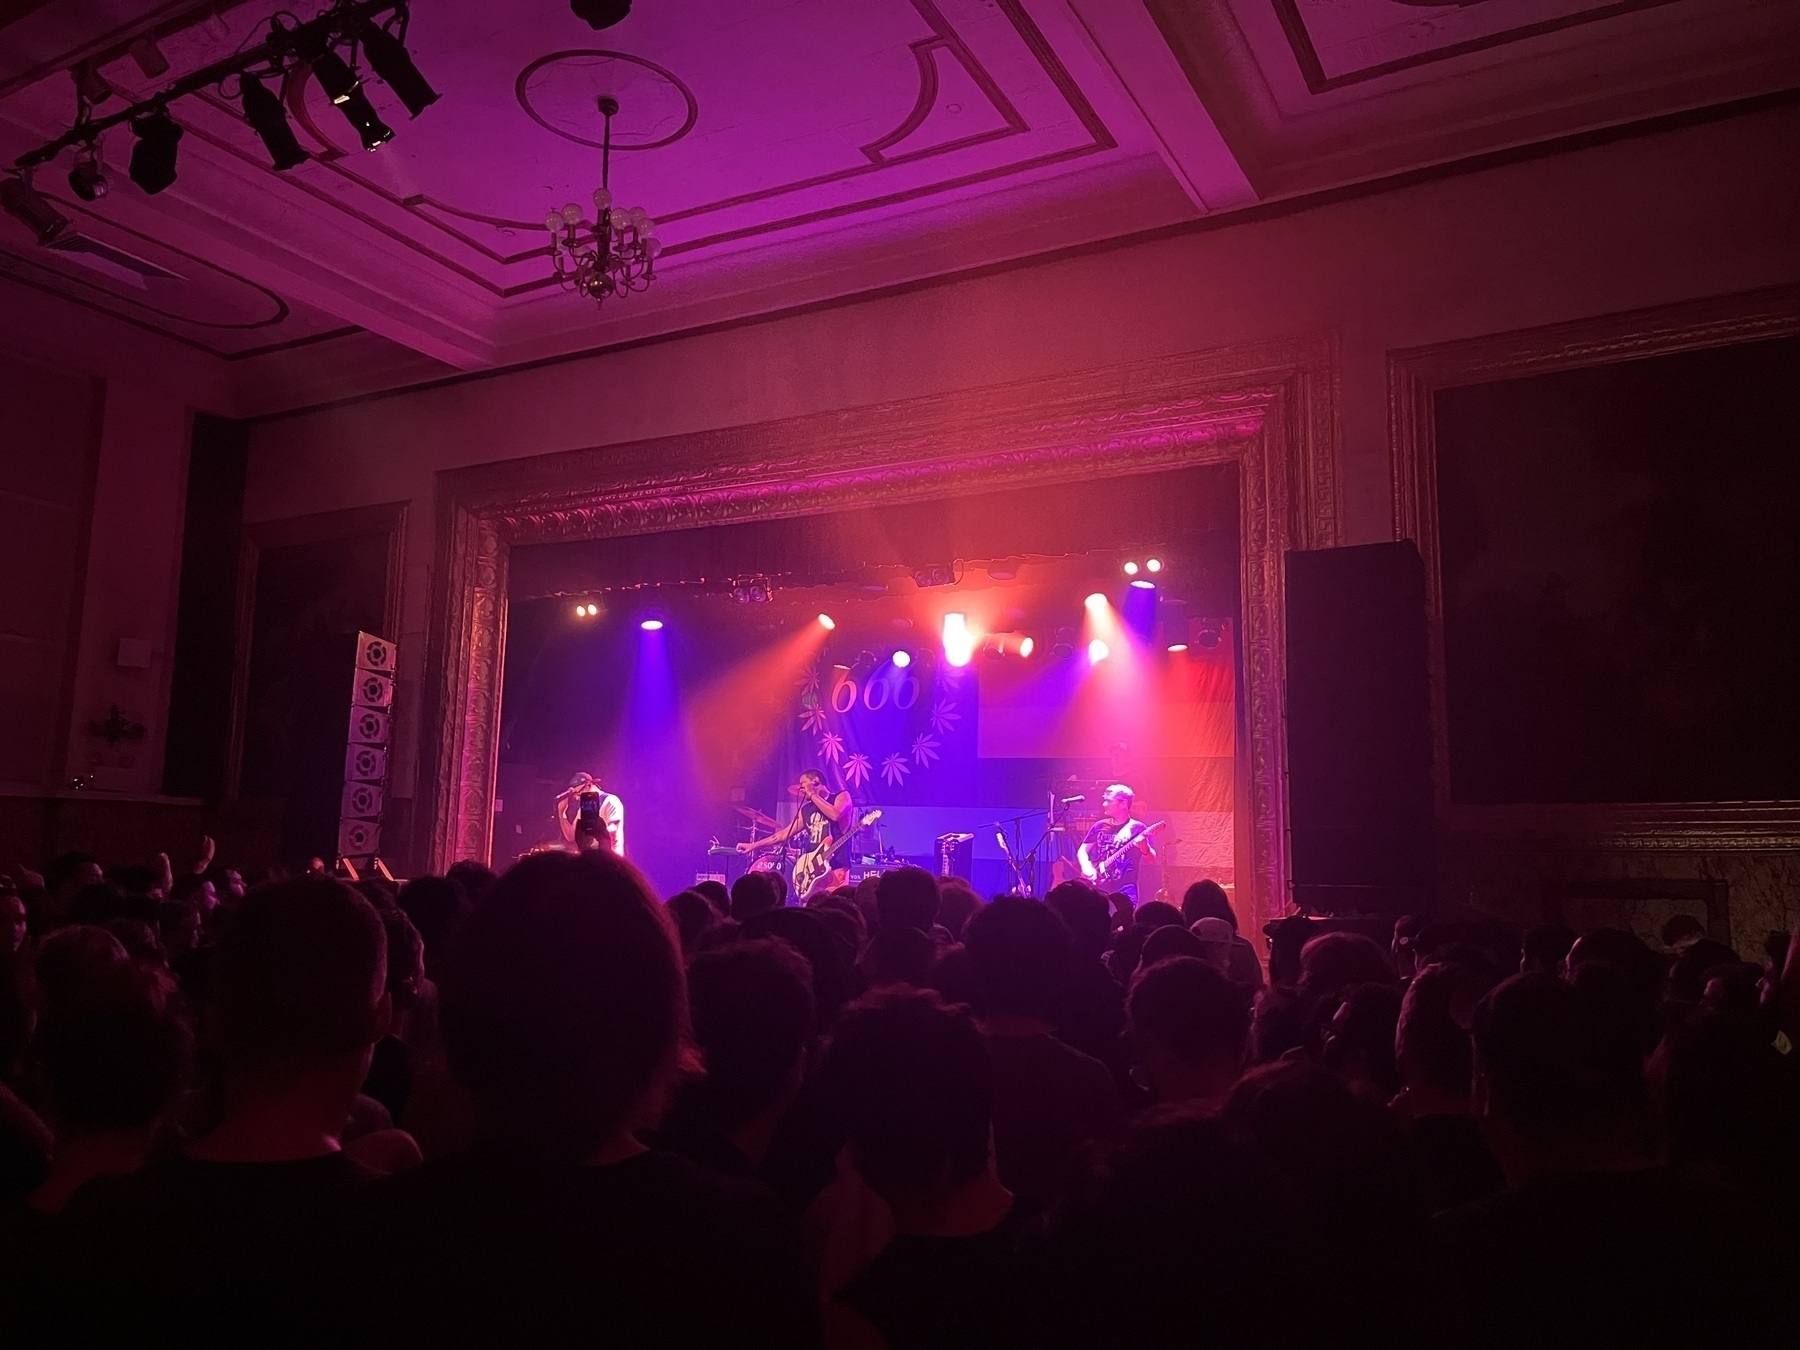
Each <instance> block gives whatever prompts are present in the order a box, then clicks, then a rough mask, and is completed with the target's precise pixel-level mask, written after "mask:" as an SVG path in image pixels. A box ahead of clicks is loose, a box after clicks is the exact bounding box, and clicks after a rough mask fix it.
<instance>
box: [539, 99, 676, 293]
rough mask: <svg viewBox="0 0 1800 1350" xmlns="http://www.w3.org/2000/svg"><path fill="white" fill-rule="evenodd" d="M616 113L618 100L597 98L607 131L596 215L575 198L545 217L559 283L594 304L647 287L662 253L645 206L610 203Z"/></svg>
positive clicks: (597, 193) (596, 195)
mask: <svg viewBox="0 0 1800 1350" xmlns="http://www.w3.org/2000/svg"><path fill="white" fill-rule="evenodd" d="M618 111H619V100H618V99H616V98H613V97H612V96H611V95H610V94H602V95H601V96H600V115H601V116H602V117H604V118H605V119H606V135H605V138H604V139H603V141H602V143H601V152H600V186H599V187H597V188H595V189H594V219H593V220H588V219H586V218H585V217H584V216H583V215H582V214H581V207H580V206H578V205H576V204H575V203H574V202H570V203H569V204H568V205H567V206H565V207H563V209H562V210H560V211H552V212H551V213H550V214H549V215H547V216H545V217H544V227H545V228H546V229H548V230H549V231H550V266H551V268H552V270H553V272H554V274H555V277H556V283H557V285H559V286H561V287H562V288H563V289H564V290H571V289H573V290H576V291H579V292H580V293H581V294H583V295H585V296H587V297H588V298H589V299H590V300H592V301H594V302H595V303H596V304H600V303H603V302H604V301H605V300H606V297H607V296H609V295H626V294H629V293H630V292H632V291H641V290H645V289H647V288H648V287H649V285H650V282H651V280H652V279H653V278H654V277H655V275H656V255H657V254H659V253H661V252H662V241H661V240H660V239H658V238H657V237H656V222H655V221H653V220H651V219H650V216H649V214H648V213H647V212H646V211H645V210H644V208H643V207H641V206H633V207H630V208H626V207H621V206H614V205H613V199H612V183H611V179H612V120H613V115H614V114H615V113H617V112H618Z"/></svg>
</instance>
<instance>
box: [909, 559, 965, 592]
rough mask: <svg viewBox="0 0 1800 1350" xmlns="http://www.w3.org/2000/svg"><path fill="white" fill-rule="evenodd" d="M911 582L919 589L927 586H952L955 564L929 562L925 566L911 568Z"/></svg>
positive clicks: (954, 580) (954, 579) (954, 578)
mask: <svg viewBox="0 0 1800 1350" xmlns="http://www.w3.org/2000/svg"><path fill="white" fill-rule="evenodd" d="M912 579H913V584H914V585H916V586H918V587H919V588H920V589H921V590H922V589H924V588H925V587H927V586H954V585H955V584H956V564H955V563H953V562H947V563H931V564H929V565H927V566H925V567H915V568H913V569H912Z"/></svg>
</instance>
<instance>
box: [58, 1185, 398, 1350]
mask: <svg viewBox="0 0 1800 1350" xmlns="http://www.w3.org/2000/svg"><path fill="white" fill-rule="evenodd" d="M373 1185H374V1177H373V1174H371V1173H370V1172H368V1171H366V1170H365V1169H363V1168H362V1167H360V1166H358V1165H357V1164H356V1163H353V1162H351V1161H350V1160H349V1159H348V1158H346V1157H344V1156H343V1154H341V1153H332V1154H328V1155H326V1156H324V1157H320V1158H307V1159H304V1160H302V1161H299V1162H276V1163H218V1162H201V1161H199V1160H197V1159H194V1158H186V1157H177V1158H170V1159H166V1160H164V1161H161V1162H157V1163H152V1164H151V1165H150V1166H148V1167H145V1168H143V1169H141V1170H140V1171H137V1172H133V1173H131V1174H129V1175H127V1176H119V1177H104V1178H101V1179H100V1180H97V1181H92V1182H89V1183H88V1184H87V1185H86V1186H84V1187H82V1188H81V1190H80V1191H78V1192H77V1193H76V1195H75V1198H74V1199H73V1200H71V1201H70V1202H69V1205H68V1207H67V1208H66V1209H65V1210H64V1211H63V1213H62V1215H61V1218H60V1220H59V1222H58V1227H57V1232H56V1240H55V1243H54V1251H53V1254H52V1257H51V1262H50V1266H51V1273H50V1276H49V1278H48V1279H47V1280H46V1281H45V1283H44V1288H43V1289H42V1290H41V1291H40V1292H41V1294H42V1297H43V1306H42V1309H41V1312H42V1317H41V1321H42V1324H43V1325H44V1326H45V1327H46V1328H47V1331H48V1335H47V1343H48V1344H52V1345H71V1346H76V1345H79V1346H98V1345H132V1346H152V1345H156V1346H160V1345H170V1346H176V1345H178V1346H181V1347H183V1350H193V1347H197V1346H227V1345H229V1346H248V1345H256V1346H278V1347H303V1346H304V1347H311V1346H328V1345H332V1346H335V1345H343V1344H346V1343H348V1342H349V1341H350V1340H351V1339H353V1337H354V1335H355V1333H356V1330H357V1328H359V1327H360V1325H361V1324H362V1311H361V1309H360V1308H359V1307H358V1305H357V1303H356V1297H355V1291H356V1288H357V1279H356V1274H357V1272H356V1264H355V1260H354V1257H353V1255H352V1248H353V1240H354V1239H355V1238H356V1236H357V1235H358V1234H359V1233H360V1231H361V1223H362V1220H361V1214H360V1201H361V1200H362V1199H363V1198H364V1197H366V1196H367V1195H368V1194H369V1193H370V1191H371V1189H372V1187H373Z"/></svg>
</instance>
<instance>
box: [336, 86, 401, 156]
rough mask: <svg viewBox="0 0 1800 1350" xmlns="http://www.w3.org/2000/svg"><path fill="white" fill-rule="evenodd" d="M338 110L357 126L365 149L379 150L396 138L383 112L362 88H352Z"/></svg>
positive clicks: (357, 132) (357, 131) (351, 123)
mask: <svg viewBox="0 0 1800 1350" xmlns="http://www.w3.org/2000/svg"><path fill="white" fill-rule="evenodd" d="M338 111H339V112H341V113H343V114H344V117H345V118H346V119H347V120H348V121H349V123H350V125H351V126H353V127H355V128H356V134H357V135H358V136H359V137H360V138H361V139H362V148H363V149H365V150H378V149H380V148H381V147H382V146H384V145H386V144H387V143H388V142H389V141H391V140H393V139H394V129H393V128H392V127H390V126H389V125H388V124H387V123H386V122H384V121H382V120H381V114H379V113H377V112H376V111H375V105H374V104H373V103H371V102H369V96H368V95H367V94H365V93H363V91H362V90H360V89H352V90H351V91H350V97H349V98H347V99H345V100H344V101H343V102H342V103H340V104H338Z"/></svg>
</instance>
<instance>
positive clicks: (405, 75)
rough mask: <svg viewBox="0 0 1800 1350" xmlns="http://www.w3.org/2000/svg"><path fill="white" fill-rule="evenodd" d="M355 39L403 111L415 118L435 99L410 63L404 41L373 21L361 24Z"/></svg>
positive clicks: (422, 78) (429, 88)
mask: <svg viewBox="0 0 1800 1350" xmlns="http://www.w3.org/2000/svg"><path fill="white" fill-rule="evenodd" d="M357 38H358V40H359V41H361V43H362V49H363V55H364V56H366V57H368V58H369V69H371V70H373V71H374V72H375V73H376V75H378V76H380V77H381V82H382V83H383V84H385V85H386V86H387V87H388V88H389V89H392V90H393V91H394V97H396V98H398V99H399V100H400V101H401V102H402V103H404V104H405V105H406V111H407V112H409V113H411V114H412V115H413V116H414V117H417V116H418V115H419V114H420V113H422V112H424V111H425V110H426V109H427V108H429V107H430V106H431V105H432V104H434V103H436V102H437V101H438V92H437V90H435V89H433V88H432V87H431V86H430V85H429V84H428V83H426V80H425V77H424V76H423V75H421V74H419V68H418V67H417V66H416V65H414V64H413V59H412V56H411V55H410V54H409V53H408V52H407V50H406V46H405V44H403V43H402V42H401V41H400V39H399V38H397V37H395V36H394V35H393V34H392V33H390V32H388V30H387V29H385V28H382V27H380V26H379V25H377V24H372V23H370V24H364V25H363V27H362V28H361V29H360V30H358V32H357Z"/></svg>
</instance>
